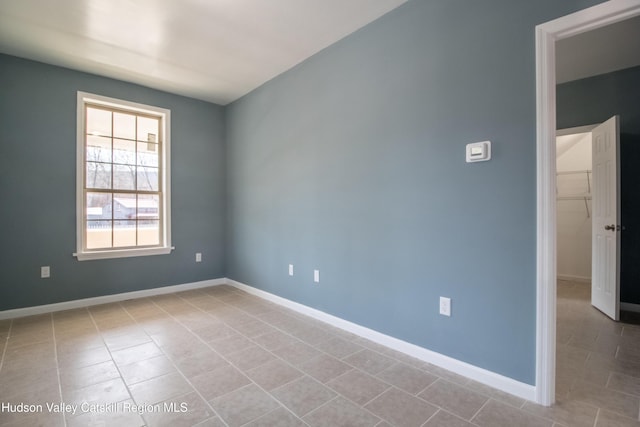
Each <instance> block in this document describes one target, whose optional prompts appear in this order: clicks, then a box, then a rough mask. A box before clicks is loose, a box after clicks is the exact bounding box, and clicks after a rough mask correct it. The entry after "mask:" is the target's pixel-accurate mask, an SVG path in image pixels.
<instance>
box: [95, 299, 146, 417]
mask: <svg viewBox="0 0 640 427" xmlns="http://www.w3.org/2000/svg"><path fill="white" fill-rule="evenodd" d="M116 304H118V305H120V304H119V302H118V303H116ZM95 307H99V305H98V306H95ZM89 308H90V307H87V308H86V310H87V313H88V314H89V318H90V319H91V322H92V323H93V326H94V328H96V332H97V333H98V334H100V339H101V340H102V343H103V344H104V347H105V348H106V349H107V352H108V353H109V357H110V358H111V361H112V362H113V366H115V367H116V370H117V371H118V375H119V379H120V380H121V381H122V384H124V387H125V389H126V390H127V393H129V398H130V399H131V400H132V401H134V402H135V400H134V399H133V394H131V390H130V389H129V386H128V385H127V383H126V382H125V380H124V377H123V376H122V371H120V367H119V366H118V364H117V363H116V361H115V359H114V358H113V352H112V351H111V349H110V348H109V346H108V345H107V342H106V341H105V339H104V335H103V333H102V330H101V329H100V327H99V326H98V322H96V319H95V318H94V317H93V313H92V312H91V310H90V309H89ZM127 314H129V313H128V312H127ZM99 363H102V362H99ZM90 366H93V365H90ZM107 381H113V379H111V380H107ZM104 382H106V381H104ZM98 384H101V383H98ZM125 400H126V399H125ZM120 402H124V400H120V401H118V402H115V403H116V404H117V403H120ZM138 415H140V418H141V419H142V421H144V425H145V426H146V425H147V420H145V419H144V417H143V415H142V414H138Z"/></svg>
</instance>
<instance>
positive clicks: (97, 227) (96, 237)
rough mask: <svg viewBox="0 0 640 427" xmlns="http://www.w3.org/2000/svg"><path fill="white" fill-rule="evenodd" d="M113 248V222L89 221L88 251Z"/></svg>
mask: <svg viewBox="0 0 640 427" xmlns="http://www.w3.org/2000/svg"><path fill="white" fill-rule="evenodd" d="M110 247H111V221H87V249H100V248H110Z"/></svg>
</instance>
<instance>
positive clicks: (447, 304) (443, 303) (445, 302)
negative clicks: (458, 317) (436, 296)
mask: <svg viewBox="0 0 640 427" xmlns="http://www.w3.org/2000/svg"><path fill="white" fill-rule="evenodd" d="M440 314H442V315H443V316H451V298H446V297H440Z"/></svg>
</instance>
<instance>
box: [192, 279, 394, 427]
mask: <svg viewBox="0 0 640 427" xmlns="http://www.w3.org/2000/svg"><path fill="white" fill-rule="evenodd" d="M234 289H235V288H234ZM234 292H235V290H234ZM238 292H243V291H238ZM240 295H243V294H240ZM211 297H212V298H215V297H214V296H211ZM181 298H182V297H181ZM256 298H260V297H256ZM182 299H183V300H184V301H185V302H187V303H189V304H191V302H190V301H188V300H186V299H185V298H182ZM215 299H217V300H219V301H221V302H223V303H224V304H226V305H228V306H230V307H232V308H234V309H237V310H240V311H242V312H243V313H246V314H247V315H249V316H250V317H253V319H254V320H257V321H259V322H262V323H265V324H267V325H269V326H271V327H273V328H274V329H276V330H277V331H279V332H281V333H284V334H286V335H288V336H291V337H292V338H294V339H296V340H298V341H300V342H302V343H303V344H305V345H308V346H309V347H311V348H313V349H315V350H318V351H319V352H320V353H323V354H325V355H328V356H330V357H333V358H334V359H336V360H338V361H340V362H342V363H345V364H346V365H347V366H350V367H351V369H350V370H348V371H346V372H344V373H342V374H340V375H338V376H337V377H335V378H332V379H331V380H329V381H332V380H334V379H336V378H339V377H341V376H342V375H346V374H347V373H349V372H351V371H353V370H354V369H355V370H359V371H361V370H360V369H358V368H357V367H355V366H353V365H351V364H349V363H348V362H344V361H343V360H342V359H338V358H337V357H334V356H333V355H331V354H329V353H326V352H324V351H322V350H320V349H317V348H316V347H315V346H313V345H311V344H308V343H306V342H304V341H302V340H300V339H299V338H297V337H295V336H293V335H291V334H290V333H289V332H287V331H285V330H283V329H280V328H279V327H278V326H275V325H272V324H270V323H268V322H265V321H264V320H262V319H260V318H258V317H257V316H255V315H253V314H252V313H249V312H246V311H244V310H242V309H241V308H239V307H236V306H234V305H232V304H228V303H227V302H225V301H223V300H220V299H219V298H215ZM191 305H193V306H194V307H196V309H199V310H201V311H203V312H205V313H206V311H204V310H202V309H200V308H199V307H197V306H195V305H194V304H191ZM285 314H286V313H285ZM298 320H302V321H304V319H298ZM223 322H224V321H223ZM224 323H225V324H226V325H227V326H229V327H230V328H231V329H233V330H234V331H236V332H238V333H239V334H240V335H241V336H243V337H244V338H246V339H247V340H249V341H251V342H252V343H253V344H255V345H257V346H258V347H260V348H262V349H263V350H265V351H267V352H269V354H271V355H273V356H275V357H276V358H277V359H279V360H281V361H282V362H283V363H285V364H287V365H289V367H291V368H293V369H295V370H296V371H299V372H301V373H302V374H303V377H305V376H306V377H309V378H311V379H312V380H313V381H316V382H318V383H319V384H321V385H322V386H323V387H328V388H329V389H331V391H332V392H334V393H336V397H334V398H332V399H330V400H329V401H327V402H325V403H323V404H322V405H320V406H319V407H318V408H320V407H322V406H324V405H326V404H327V403H329V402H330V401H332V400H335V399H336V398H337V397H342V398H343V399H345V400H347V401H349V402H350V403H352V404H354V405H355V406H357V407H360V408H362V409H363V410H365V411H367V412H368V413H370V414H371V415H373V416H375V417H376V418H378V419H380V417H378V416H377V415H375V414H373V413H372V412H371V411H369V410H368V409H366V408H364V405H360V404H358V403H357V402H354V401H352V400H351V399H349V398H348V397H347V396H344V395H343V394H342V393H340V392H339V391H337V390H335V389H333V388H332V387H331V386H329V385H327V384H326V383H323V382H321V381H319V380H318V379H316V378H314V377H313V376H311V375H309V374H308V373H306V372H304V371H302V370H301V369H299V368H298V367H297V366H295V365H293V364H292V363H290V362H289V361H287V360H285V359H283V358H282V357H280V356H279V355H277V354H275V353H273V352H272V351H271V350H268V349H266V348H264V347H263V346H262V345H260V344H259V343H257V342H256V341H254V338H257V337H260V336H262V335H266V334H268V333H270V332H267V333H265V334H262V335H258V336H256V337H253V338H249V337H247V336H246V335H244V334H243V333H242V332H240V331H239V330H238V329H236V328H234V327H233V326H232V325H230V324H227V323H226V322H224ZM187 329H189V328H187ZM189 330H190V331H191V329H189ZM191 332H192V333H194V334H195V332H194V331H191ZM330 334H331V335H334V334H332V333H330ZM334 337H337V336H335V335H334V336H333V337H331V338H328V339H327V340H325V341H321V343H323V342H326V341H329V340H331V339H333V338H334ZM198 338H199V337H198ZM201 340H202V339H201ZM205 344H207V345H208V343H206V342H205ZM284 347H286V346H284ZM278 348H280V347H278ZM212 349H213V348H212ZM365 349H366V347H365V348H363V349H361V350H358V351H355V352H353V353H352V354H355V353H358V352H359V351H362V350H365ZM274 350H277V349H274ZM214 351H215V349H214ZM239 351H243V350H239ZM239 351H238V352H239ZM216 353H217V352H216ZM234 353H235V352H234ZM350 355H351V354H350ZM350 355H347V356H345V357H349V356H350ZM223 357H224V356H223ZM315 357H317V356H314V357H312V358H311V359H309V360H312V359H313V358H315ZM385 357H386V356H385ZM225 360H226V357H225ZM227 361H228V360H227ZM394 361H395V360H394ZM230 363H231V362H230ZM267 363H269V362H267ZM231 364H232V366H235V365H234V364H233V363H231ZM263 365H264V364H263ZM263 365H259V366H256V367H255V368H253V369H256V368H259V367H260V366H263ZM235 367H236V368H238V367H237V366H235ZM238 369H239V368H238ZM249 370H252V369H249ZM365 373H366V372H365ZM366 374H367V375H370V374H368V373H366ZM243 375H244V373H243ZM245 376H246V375H245ZM370 376H371V377H373V378H375V379H378V378H377V377H375V376H374V375H370ZM300 378H301V377H299V378H295V379H293V380H291V381H288V382H287V383H285V384H281V385H279V386H278V387H276V388H275V389H274V390H277V389H279V388H282V387H284V386H286V385H287V384H291V383H293V382H295V381H297V380H299V379H300ZM249 380H251V381H252V382H253V383H254V384H256V385H257V386H258V387H260V389H261V390H263V391H264V392H265V393H267V394H268V395H269V396H271V397H272V398H273V399H274V400H276V401H277V402H278V403H279V404H281V405H282V406H283V407H284V408H285V409H287V410H288V411H289V412H291V413H293V412H292V411H291V410H289V408H287V407H286V405H284V404H283V403H282V402H280V400H278V399H277V398H275V396H273V395H272V394H271V393H270V392H269V391H268V390H264V389H263V388H262V387H261V386H260V385H258V384H257V383H255V382H254V381H253V380H252V379H251V378H249ZM378 380H379V379H378ZM329 381H327V382H329ZM380 381H381V382H384V381H383V380H380ZM384 383H385V384H387V383H386V382H384ZM391 387H393V385H392V384H389V387H388V388H387V389H385V390H384V391H383V392H382V393H380V394H379V395H378V396H376V397H375V398H377V397H379V396H380V395H382V394H384V392H385V391H387V390H388V389H389V388H391ZM220 397H222V396H220ZM375 398H374V399H375ZM371 400H373V399H371ZM369 402H370V401H368V402H367V403H369ZM318 408H315V409H314V410H312V411H310V412H309V413H311V412H313V411H315V410H316V409H318ZM309 413H307V414H305V416H306V415H308V414H309ZM293 415H294V416H296V417H297V418H298V419H301V420H302V417H299V416H298V415H296V414H295V413H293ZM303 422H304V420H303ZM305 423H306V422H305Z"/></svg>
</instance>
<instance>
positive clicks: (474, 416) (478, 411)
mask: <svg viewBox="0 0 640 427" xmlns="http://www.w3.org/2000/svg"><path fill="white" fill-rule="evenodd" d="M492 400H493V398H491V397H490V398H488V399H487V401H486V402H484V404H483V405H482V406H481V407H480V409H478V410H477V411H476V413H475V414H473V415H472V416H471V417H470V418H469V422H470V423H473V424H476V423H474V422H473V420H474V419H475V418H476V417H477V416H478V414H479V413H480V412H482V410H483V409H484V407H485V406H487V405H488V404H489V402H491V401H492ZM498 403H499V402H498ZM512 408H514V407H513V406H512ZM516 409H518V408H516Z"/></svg>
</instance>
